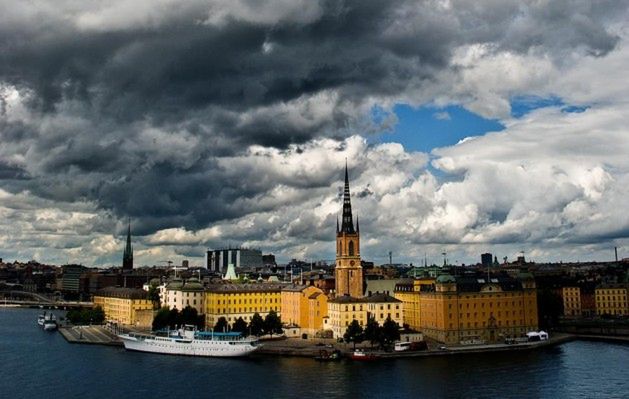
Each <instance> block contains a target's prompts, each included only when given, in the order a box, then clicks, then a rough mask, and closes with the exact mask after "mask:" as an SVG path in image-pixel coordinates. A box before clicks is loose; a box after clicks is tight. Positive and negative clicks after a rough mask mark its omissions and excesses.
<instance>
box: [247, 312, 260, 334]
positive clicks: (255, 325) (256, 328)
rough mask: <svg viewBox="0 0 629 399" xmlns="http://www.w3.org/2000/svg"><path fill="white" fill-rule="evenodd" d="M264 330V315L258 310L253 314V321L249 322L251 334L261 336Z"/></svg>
mask: <svg viewBox="0 0 629 399" xmlns="http://www.w3.org/2000/svg"><path fill="white" fill-rule="evenodd" d="M263 331H264V320H263V319H262V316H260V314H259V313H257V312H256V313H254V314H253V317H251V321H250V322H249V332H250V333H251V335H255V336H257V337H259V336H260V335H262V332H263Z"/></svg>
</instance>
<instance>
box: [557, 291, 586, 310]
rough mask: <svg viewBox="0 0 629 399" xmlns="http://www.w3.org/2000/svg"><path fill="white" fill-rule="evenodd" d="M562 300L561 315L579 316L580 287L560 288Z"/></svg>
mask: <svg viewBox="0 0 629 399" xmlns="http://www.w3.org/2000/svg"><path fill="white" fill-rule="evenodd" d="M561 299H562V300H563V315H564V316H566V317H581V314H582V308H581V288H579V287H563V288H562V289H561Z"/></svg>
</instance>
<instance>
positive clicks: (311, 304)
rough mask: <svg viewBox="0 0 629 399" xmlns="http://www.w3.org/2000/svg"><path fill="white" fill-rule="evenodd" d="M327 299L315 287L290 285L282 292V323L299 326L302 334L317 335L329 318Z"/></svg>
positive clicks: (321, 291)
mask: <svg viewBox="0 0 629 399" xmlns="http://www.w3.org/2000/svg"><path fill="white" fill-rule="evenodd" d="M327 303H328V301H327V297H326V296H325V295H324V294H323V290H321V289H320V288H317V287H315V286H305V285H290V286H286V287H284V288H282V291H281V313H282V322H283V323H284V324H286V325H290V326H298V327H299V328H300V333H301V334H316V333H317V332H318V331H320V330H321V329H322V328H323V318H324V317H325V316H327V313H328V309H327Z"/></svg>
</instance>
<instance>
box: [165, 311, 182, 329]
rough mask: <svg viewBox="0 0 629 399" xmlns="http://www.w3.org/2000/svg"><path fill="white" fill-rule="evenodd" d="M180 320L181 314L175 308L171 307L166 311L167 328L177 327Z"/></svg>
mask: <svg viewBox="0 0 629 399" xmlns="http://www.w3.org/2000/svg"><path fill="white" fill-rule="evenodd" d="M181 321H182V320H181V315H180V314H179V310H178V309H177V308H172V309H170V310H169V311H168V328H172V329H174V328H177V326H180V325H181V324H182V323H181Z"/></svg>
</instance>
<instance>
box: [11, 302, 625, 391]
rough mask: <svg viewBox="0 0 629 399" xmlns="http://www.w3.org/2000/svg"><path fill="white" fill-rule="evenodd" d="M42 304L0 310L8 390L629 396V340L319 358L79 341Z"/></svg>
mask: <svg viewBox="0 0 629 399" xmlns="http://www.w3.org/2000/svg"><path fill="white" fill-rule="evenodd" d="M38 313H40V312H39V311H38V310H34V309H33V310H31V309H0V365H1V366H0V367H1V369H0V398H48V397H60V398H82V399H87V398H113V397H118V398H133V397H135V398H150V399H157V398H175V397H176V398H203V397H208V398H231V397H235V398H302V399H305V398H315V397H316V398H322V399H323V398H325V399H327V398H410V397H413V398H439V397H443V398H553V399H560V398H629V346H627V345H617V344H607V343H594V342H572V343H568V344H564V345H562V346H559V347H555V348H549V349H543V350H539V351H530V352H522V353H509V354H486V355H465V356H456V357H454V356H448V357H433V358H417V359H399V360H391V361H383V362H378V363H370V364H364V363H352V362H350V361H344V362H340V363H318V362H316V361H314V360H311V359H301V358H253V359H213V358H201V359H200V358H188V357H178V356H163V355H151V354H143V353H137V352H126V351H125V350H124V349H121V348H114V347H104V346H90V345H70V344H68V343H66V341H65V340H64V339H63V337H62V336H61V335H60V334H58V333H48V332H45V331H43V330H41V328H39V327H38V326H37V324H36V319H37V314H38Z"/></svg>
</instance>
